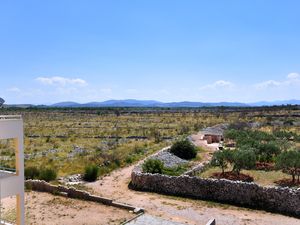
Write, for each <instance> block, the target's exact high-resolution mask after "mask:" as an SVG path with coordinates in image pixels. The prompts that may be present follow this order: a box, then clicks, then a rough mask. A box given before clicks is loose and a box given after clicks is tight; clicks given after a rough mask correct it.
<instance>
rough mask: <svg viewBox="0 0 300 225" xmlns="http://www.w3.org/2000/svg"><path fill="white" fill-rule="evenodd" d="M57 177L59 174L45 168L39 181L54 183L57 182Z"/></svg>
mask: <svg viewBox="0 0 300 225" xmlns="http://www.w3.org/2000/svg"><path fill="white" fill-rule="evenodd" d="M56 177H57V173H56V171H55V170H54V169H52V168H43V169H41V170H40V175H39V179H40V180H44V181H47V182H49V181H52V180H55V179H56Z"/></svg>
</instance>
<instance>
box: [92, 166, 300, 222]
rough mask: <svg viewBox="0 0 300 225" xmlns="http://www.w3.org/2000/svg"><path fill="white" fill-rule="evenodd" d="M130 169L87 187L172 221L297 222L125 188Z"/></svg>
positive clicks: (295, 220)
mask: <svg viewBox="0 0 300 225" xmlns="http://www.w3.org/2000/svg"><path fill="white" fill-rule="evenodd" d="M132 169H133V166H130V167H126V168H123V169H120V170H117V171H114V172H113V173H111V174H110V175H109V176H106V177H104V178H102V179H101V180H99V181H96V182H94V183H89V184H87V186H88V187H89V188H92V189H93V191H94V192H95V193H97V194H99V195H101V196H106V197H110V198H114V199H117V200H118V201H121V202H124V203H129V204H132V205H134V206H138V207H142V208H144V209H145V210H146V212H147V213H149V214H150V215H153V216H159V217H162V218H164V219H167V220H171V221H174V222H181V223H186V224H205V223H206V222H207V221H208V220H209V219H211V218H216V220H217V224H218V225H221V224H261V225H265V224H272V225H277V224H278V225H297V224H298V225H299V224H300V220H298V219H296V218H292V217H287V216H283V215H279V214H271V213H267V212H264V211H257V210H250V209H245V208H239V207H234V206H229V205H224V204H218V203H212V202H205V201H200V200H191V199H186V198H178V197H172V196H165V195H159V194H156V193H147V192H137V191H133V190H130V189H128V183H129V182H130V175H131V171H132Z"/></svg>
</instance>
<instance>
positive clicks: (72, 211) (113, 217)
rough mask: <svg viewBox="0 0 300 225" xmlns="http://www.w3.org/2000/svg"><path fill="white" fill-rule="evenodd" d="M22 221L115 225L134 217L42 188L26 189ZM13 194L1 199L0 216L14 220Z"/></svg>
mask: <svg viewBox="0 0 300 225" xmlns="http://www.w3.org/2000/svg"><path fill="white" fill-rule="evenodd" d="M25 200H26V201H25V203H26V205H25V210H26V224H30V225H31V224H32V225H50V224H51V225H61V224H64V225H82V224H88V225H100V224H103V225H119V224H120V223H122V222H124V221H126V220H128V219H131V218H133V217H134V215H133V214H132V213H129V212H128V211H127V210H122V209H118V208H116V207H110V206H106V205H102V204H98V203H94V202H86V201H81V200H77V199H70V198H65V197H60V196H54V195H52V194H48V193H42V192H34V191H31V192H26V195H25ZM15 202H16V199H15V198H14V197H9V198H5V199H3V200H2V218H3V219H6V220H8V221H15V214H16V211H15V204H16V203H15Z"/></svg>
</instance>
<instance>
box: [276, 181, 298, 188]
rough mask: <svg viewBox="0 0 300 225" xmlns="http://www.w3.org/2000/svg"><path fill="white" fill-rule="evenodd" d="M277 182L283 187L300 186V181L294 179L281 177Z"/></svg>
mask: <svg viewBox="0 0 300 225" xmlns="http://www.w3.org/2000/svg"><path fill="white" fill-rule="evenodd" d="M275 183H276V184H278V185H279V186H281V187H300V181H298V180H296V181H295V182H293V180H292V179H281V180H279V181H276V182H275Z"/></svg>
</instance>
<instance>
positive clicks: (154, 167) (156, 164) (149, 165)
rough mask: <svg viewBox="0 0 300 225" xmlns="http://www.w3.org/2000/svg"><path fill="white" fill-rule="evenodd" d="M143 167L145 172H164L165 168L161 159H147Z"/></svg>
mask: <svg viewBox="0 0 300 225" xmlns="http://www.w3.org/2000/svg"><path fill="white" fill-rule="evenodd" d="M142 169H143V172H144V173H159V174H162V172H163V169H164V164H163V162H162V161H160V160H159V159H147V160H146V161H145V162H144V163H143V165H142Z"/></svg>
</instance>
